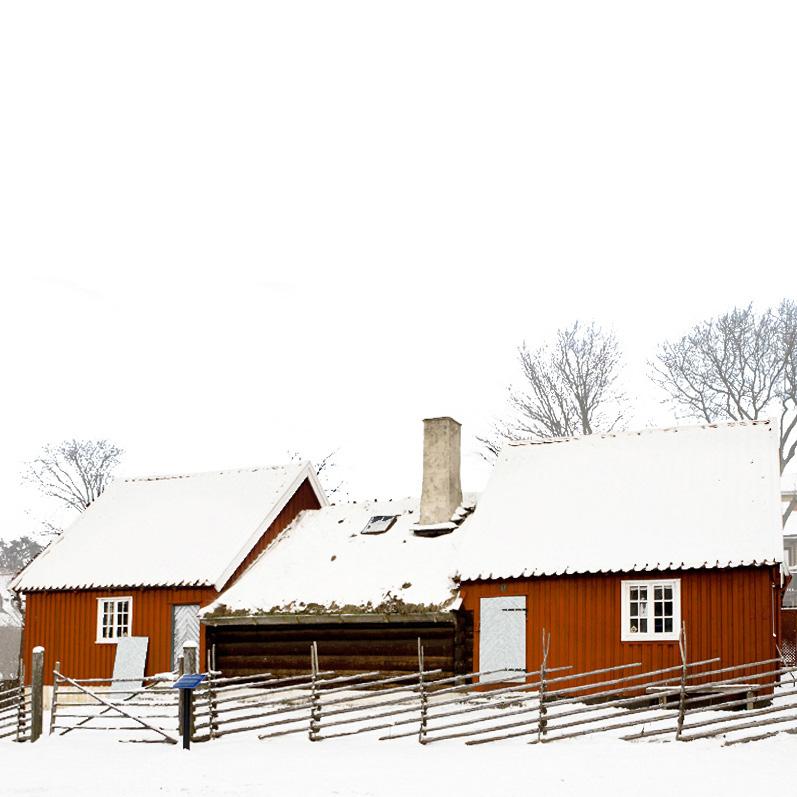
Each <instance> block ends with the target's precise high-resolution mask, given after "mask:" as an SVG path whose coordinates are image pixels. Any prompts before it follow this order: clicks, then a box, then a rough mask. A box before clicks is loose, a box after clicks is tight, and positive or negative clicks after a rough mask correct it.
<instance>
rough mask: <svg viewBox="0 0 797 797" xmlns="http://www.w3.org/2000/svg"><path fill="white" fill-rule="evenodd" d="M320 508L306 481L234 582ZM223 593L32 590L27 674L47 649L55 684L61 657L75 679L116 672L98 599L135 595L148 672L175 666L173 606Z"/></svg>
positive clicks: (137, 632)
mask: <svg viewBox="0 0 797 797" xmlns="http://www.w3.org/2000/svg"><path fill="white" fill-rule="evenodd" d="M319 506H320V504H319V502H318V498H317V497H316V494H315V491H314V490H313V488H312V486H311V485H310V483H309V482H308V481H305V482H303V483H302V485H301V486H300V487H299V489H298V490H297V491H296V492H295V493H294V495H293V496H292V498H291V499H290V500H289V501H288V502H287V504H286V505H285V507H284V508H283V509H282V511H281V512H280V513H279V514H278V515H277V517H276V519H275V520H274V522H273V523H272V524H271V525H270V526H269V527H268V529H266V531H265V532H264V533H263V535H262V536H261V538H260V539H259V540H258V541H257V543H256V544H255V545H254V547H253V548H252V550H251V551H250V552H249V554H248V555H247V556H246V558H245V559H244V560H243V562H241V564H240V566H239V567H238V568H237V569H236V570H235V572H234V573H233V575H232V577H231V578H230V579H229V581H228V582H227V585H226V586H229V585H230V584H232V583H233V582H234V581H235V580H236V579H238V578H239V577H240V576H241V574H242V573H243V572H244V571H245V570H246V569H247V568H248V567H249V566H250V565H251V564H252V562H253V561H254V560H255V559H256V558H257V557H258V556H259V555H260V554H261V553H262V552H263V550H264V549H265V548H266V546H267V545H268V544H269V543H270V542H271V541H272V540H273V539H274V538H275V537H276V536H277V535H278V534H279V533H280V532H282V531H283V530H284V529H285V528H286V527H287V526H288V525H289V524H290V522H291V521H292V520H293V519H294V518H295V517H296V515H298V514H299V512H301V511H302V510H303V509H317V508H318V507H319ZM218 594H219V593H218V592H217V591H216V590H215V589H214V588H213V587H198V588H184V587H174V588H133V589H109V590H49V591H42V592H29V593H27V595H26V600H27V606H26V616H25V629H24V642H23V651H24V661H25V672H26V678H27V679H28V680H30V671H31V670H30V667H31V650H32V649H33V648H34V647H35V646H37V645H41V646H42V647H44V649H45V659H44V668H45V683H47V684H51V683H52V670H53V667H54V666H55V663H56V661H60V662H61V667H62V671H63V673H64V674H65V675H68V676H70V677H72V678H108V677H110V675H111V673H112V672H113V662H114V657H115V654H116V645H113V644H98V643H97V642H96V635H97V599H98V598H103V597H105V598H110V597H114V596H120V597H122V596H126V595H130V596H132V598H133V628H132V633H133V635H134V636H146V637H149V650H148V653H147V667H146V673H147V675H154V674H155V673H159V672H166V671H168V670H170V669H171V644H172V642H171V639H172V609H171V607H172V605H173V604H181V603H182V604H196V603H198V604H199V605H200V606H207V605H208V604H209V603H211V602H212V601H213V600H215V598H216V597H217V595H218ZM200 635H201V639H200V640H199V643H200V653H199V655H200V668H201V669H204V668H205V627H204V626H201V629H200Z"/></svg>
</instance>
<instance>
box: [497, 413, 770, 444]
mask: <svg viewBox="0 0 797 797" xmlns="http://www.w3.org/2000/svg"><path fill="white" fill-rule="evenodd" d="M771 423H772V421H770V420H769V419H768V418H761V419H754V420H740V421H717V422H715V423H690V424H682V425H675V426H649V427H646V428H644V429H620V430H617V431H613V432H594V433H593V434H589V435H565V436H564V437H528V438H524V439H522V440H507V441H506V445H508V446H544V445H550V444H551V443H570V442H577V441H579V440H605V439H607V438H623V437H642V436H645V435H649V434H660V433H664V432H673V433H677V432H693V431H696V430H698V429H702V430H709V429H726V428H731V427H737V426H767V425H771Z"/></svg>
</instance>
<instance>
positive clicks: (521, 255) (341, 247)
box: [0, 0, 797, 537]
mask: <svg viewBox="0 0 797 797" xmlns="http://www.w3.org/2000/svg"><path fill="white" fill-rule="evenodd" d="M795 22H797V6H795V5H794V3H793V2H784V3H776V2H766V1H765V0H764V1H762V0H757V1H756V2H744V3H742V2H731V1H729V0H725V1H724V2H701V0H689V2H677V1H676V2H668V3H651V2H640V0H633V2H614V1H613V0H606V1H605V2H592V1H590V2H583V3H581V2H578V3H577V2H567V1H564V2H560V1H558V0H557V2H532V1H531V0H526V1H525V2H520V3H508V2H497V1H496V0H490V2H465V1H464V0H458V1H457V2H435V0H423V2H411V1H410V2H400V3H398V2H389V3H388V2H378V1H377V0H368V1H367V2H345V1H344V2H337V1H335V0H324V2H318V3H314V2H293V1H291V2H235V3H221V2H217V3H207V2H196V0H194V1H192V2H188V3H178V2H169V0H158V1H157V2H147V1H146V0H139V1H138V2H135V3H118V2H108V0H102V2H96V3H88V2H81V0H72V2H68V3H64V2H53V3H48V2H37V3H24V2H18V3H13V2H6V3H3V4H2V5H0V114H1V115H2V123H0V274H1V275H2V276H1V277H0V279H1V280H2V282H1V283H0V291H1V295H0V341H1V343H0V345H1V346H2V374H3V389H2V394H1V397H0V402H2V412H0V491H1V492H2V501H0V535H2V536H7V537H8V536H15V535H17V534H20V533H27V532H29V531H32V530H33V527H34V526H35V524H34V523H33V517H38V513H39V512H40V511H41V507H40V505H39V504H38V503H37V501H36V497H35V495H34V494H33V493H31V492H30V490H29V488H24V487H23V486H21V484H20V471H21V469H22V465H23V463H24V462H25V461H26V460H28V459H30V458H32V457H33V456H35V454H36V453H37V452H38V450H39V449H40V447H41V445H42V444H44V443H46V442H48V441H58V440H61V439H63V438H66V437H73V436H75V437H107V438H110V439H112V440H114V441H116V442H118V443H119V444H120V445H121V446H123V447H124V448H125V449H126V454H125V458H124V463H123V467H122V469H121V471H122V472H123V473H125V474H149V473H169V472H186V471H188V472H190V471H198V470H207V469H214V468H226V467H238V466H246V465H256V464H268V463H275V462H279V461H282V460H284V459H285V453H286V451H287V450H298V451H301V452H303V453H304V454H305V455H306V456H309V457H314V458H317V457H318V456H320V455H322V454H324V453H326V452H327V451H328V450H330V449H333V448H339V453H338V463H339V472H340V475H341V476H343V477H344V478H345V479H346V481H347V484H348V487H349V491H350V494H351V495H352V497H358V496H388V495H403V494H412V493H417V492H418V489H419V486H420V453H421V423H420V422H421V419H422V418H423V417H425V416H428V415H432V414H451V415H453V416H454V417H456V418H457V419H458V420H460V421H461V422H462V423H463V444H464V463H463V478H464V485H465V487H466V488H471V489H473V488H476V489H478V488H480V487H481V486H482V484H483V481H484V478H485V476H486V468H485V466H484V465H483V464H482V463H481V462H480V460H479V457H478V455H477V453H476V450H477V446H476V444H475V440H474V435H475V434H477V433H479V432H482V431H484V430H485V429H486V428H487V427H488V425H489V423H490V419H491V418H492V417H493V416H495V415H496V414H498V413H500V411H501V409H502V407H503V405H504V400H505V390H506V385H507V384H508V383H509V382H510V381H511V380H512V379H513V377H514V376H515V359H514V358H515V347H516V346H517V345H518V344H519V343H520V342H521V341H522V340H524V339H525V340H526V341H528V342H529V343H530V344H536V343H538V342H541V341H542V340H544V339H545V338H546V337H548V336H550V334H551V333H552V332H553V331H554V330H555V329H556V328H557V327H558V326H561V325H564V324H567V323H569V322H571V321H572V320H574V319H584V320H591V319H595V320H597V321H598V322H600V323H601V324H603V325H606V326H608V327H611V328H613V329H614V330H615V332H616V334H617V335H618V337H619V338H620V340H621V342H622V344H623V348H624V352H625V356H626V362H627V369H626V379H627V384H628V387H629V390H630V392H631V394H632V395H633V396H634V397H635V400H636V402H635V404H636V407H637V411H636V415H635V417H634V418H633V421H632V423H633V425H636V426H645V425H649V424H652V423H657V424H658V423H668V422H670V421H671V419H672V414H671V411H670V410H668V409H667V408H666V407H661V406H660V405H659V404H658V399H659V398H660V397H659V396H658V394H657V393H656V391H655V389H654V388H653V387H652V386H651V385H650V384H649V383H648V381H647V379H646V377H645V373H646V368H645V362H646V360H647V359H648V358H649V357H650V356H652V354H653V353H654V352H655V347H656V344H657V342H658V341H660V340H661V339H663V338H666V337H671V336H675V335H678V334H679V333H682V332H684V331H685V330H686V329H687V328H688V327H689V326H690V325H691V324H693V323H695V322H697V321H699V320H700V319H702V318H704V317H707V316H710V315H711V314H714V313H717V312H721V311H723V310H726V309H729V308H730V307H732V306H733V305H734V304H740V303H746V302H748V301H750V300H755V301H756V302H758V303H759V304H761V305H764V304H767V303H772V302H776V301H778V300H779V299H780V298H782V297H783V296H787V295H790V296H792V298H793V297H794V295H795V273H797V272H796V271H795V248H797V238H796V236H795V219H797V191H796V190H795V186H797V146H796V145H795V142H797V104H795V101H794V99H795V83H797V48H795V46H794V39H795ZM28 512H33V517H31V516H30V515H28V514H27V513H28Z"/></svg>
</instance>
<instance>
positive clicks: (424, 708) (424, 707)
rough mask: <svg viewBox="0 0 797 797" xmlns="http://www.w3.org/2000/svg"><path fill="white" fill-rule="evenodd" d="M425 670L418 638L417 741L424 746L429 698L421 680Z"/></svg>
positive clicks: (421, 646)
mask: <svg viewBox="0 0 797 797" xmlns="http://www.w3.org/2000/svg"><path fill="white" fill-rule="evenodd" d="M425 669H426V665H425V664H424V656H423V645H422V644H421V638H420V637H418V685H419V687H420V693H421V725H420V728H419V729H418V741H419V742H420V743H421V744H426V725H427V723H428V715H429V697H428V695H427V694H426V684H425V683H424V680H423V673H424V670H425Z"/></svg>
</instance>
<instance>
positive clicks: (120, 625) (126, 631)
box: [97, 597, 133, 642]
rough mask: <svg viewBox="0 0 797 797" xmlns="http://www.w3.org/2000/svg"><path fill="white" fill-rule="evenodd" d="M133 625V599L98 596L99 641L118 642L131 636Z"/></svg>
mask: <svg viewBox="0 0 797 797" xmlns="http://www.w3.org/2000/svg"><path fill="white" fill-rule="evenodd" d="M132 627H133V599H132V598H131V597H126V598H97V642H116V640H117V639H121V637H125V636H130V629H131V628H132Z"/></svg>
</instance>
